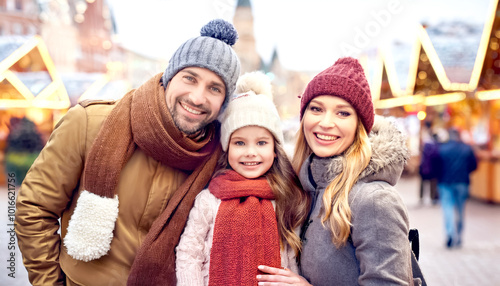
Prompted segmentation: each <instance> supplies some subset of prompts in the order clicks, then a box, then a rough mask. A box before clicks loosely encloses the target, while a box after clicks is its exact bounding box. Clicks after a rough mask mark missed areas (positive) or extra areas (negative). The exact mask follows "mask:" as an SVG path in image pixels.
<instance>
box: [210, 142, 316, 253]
mask: <svg viewBox="0 0 500 286" xmlns="http://www.w3.org/2000/svg"><path fill="white" fill-rule="evenodd" d="M273 138H274V137H273ZM229 148H231V147H229ZM274 152H275V153H276V157H275V158H274V162H273V164H272V166H271V168H269V170H268V171H267V172H266V173H265V176H266V179H267V181H268V182H269V186H270V187H271V190H272V191H273V194H274V197H275V202H276V220H277V222H278V233H279V235H280V245H281V246H282V247H283V246H284V245H285V242H287V243H288V244H289V245H290V246H291V247H292V249H293V250H294V251H295V254H296V255H297V256H298V255H299V252H300V250H301V248H302V244H301V241H300V238H299V236H298V235H297V233H296V232H295V231H294V230H295V229H297V228H298V227H300V226H301V225H302V223H303V222H304V221H305V220H306V217H307V214H308V212H309V207H310V201H309V196H308V195H307V194H306V192H305V191H304V190H303V189H302V186H301V185H300V181H299V179H298V177H297V175H296V174H295V172H294V171H293V169H292V165H291V163H290V160H289V159H288V157H287V155H286V152H285V150H284V149H283V147H282V146H281V145H280V144H279V143H278V141H277V140H276V138H274ZM227 169H231V166H230V165H229V163H228V155H227V152H223V154H222V156H221V157H220V158H219V161H218V164H217V168H216V171H215V173H214V175H213V177H216V176H218V175H219V174H221V173H223V172H225V171H226V170H227Z"/></svg>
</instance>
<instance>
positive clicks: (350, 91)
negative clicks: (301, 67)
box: [300, 57, 375, 133]
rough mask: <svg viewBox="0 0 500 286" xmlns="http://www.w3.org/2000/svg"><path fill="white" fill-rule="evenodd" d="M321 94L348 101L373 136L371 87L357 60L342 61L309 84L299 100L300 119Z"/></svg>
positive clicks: (341, 59)
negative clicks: (308, 106) (314, 99)
mask: <svg viewBox="0 0 500 286" xmlns="http://www.w3.org/2000/svg"><path fill="white" fill-rule="evenodd" d="M320 95H335V96H338V97H340V98H342V99H344V100H345V101H347V102H349V104H351V105H352V107H353V108H354V109H355V110H356V112H357V114H358V116H359V117H360V118H361V122H362V123H363V125H364V126H365V129H366V132H367V133H370V130H371V129H372V126H373V120H374V116H375V114H374V110H373V103H372V96H371V93H370V87H369V86H368V81H367V80H366V77H365V73H364V71H363V68H362V67H361V65H360V64H359V62H358V60H356V59H353V58H349V57H348V58H340V59H338V60H337V62H335V64H334V65H333V66H331V67H329V68H327V69H326V70H324V71H322V72H320V73H319V74H317V75H316V76H315V77H314V78H313V79H312V80H311V82H309V84H308V85H307V87H306V90H305V91H304V94H303V95H302V97H301V100H300V120H302V117H303V116H304V111H305V109H306V107H307V105H308V104H309V102H310V101H311V100H312V99H313V98H315V97H316V96H320Z"/></svg>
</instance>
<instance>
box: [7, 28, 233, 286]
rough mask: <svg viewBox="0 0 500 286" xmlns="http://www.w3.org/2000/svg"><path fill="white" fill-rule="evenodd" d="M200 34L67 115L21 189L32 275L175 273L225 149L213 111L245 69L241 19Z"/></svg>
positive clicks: (117, 280) (24, 246)
mask: <svg viewBox="0 0 500 286" xmlns="http://www.w3.org/2000/svg"><path fill="white" fill-rule="evenodd" d="M158 28H160V29H159V32H158V33H159V35H161V36H168V32H167V29H166V28H165V27H158ZM161 28H163V29H161ZM172 29H175V28H174V27H172ZM200 34H201V35H200V36H199V37H195V38H192V39H189V40H188V41H186V42H185V43H183V44H182V45H181V46H180V47H179V48H178V49H177V51H176V52H175V53H174V54H173V56H172V57H171V59H170V61H169V64H168V67H167V68H166V70H165V72H163V73H159V74H157V75H156V76H154V77H152V78H151V79H149V80H148V81H147V82H145V83H144V84H143V85H142V86H140V87H139V88H137V89H135V90H132V91H130V92H129V93H127V94H126V95H124V97H123V98H122V99H120V100H119V101H116V102H115V101H92V102H82V103H80V104H78V105H76V106H75V107H73V108H71V109H70V110H69V111H68V113H67V114H66V115H65V117H64V118H63V119H61V120H60V122H59V123H58V124H57V126H56V128H55V129H54V131H53V132H52V135H51V137H50V139H49V141H48V143H47V144H46V146H45V147H44V149H43V150H42V152H41V153H40V156H38V158H37V159H36V161H35V162H34V164H33V166H32V167H31V169H30V170H29V172H28V174H27V175H26V179H25V180H24V182H23V184H22V186H21V188H20V191H19V195H18V198H17V211H16V221H15V222H16V233H17V237H18V240H19V247H20V250H21V252H22V255H23V261H24V265H25V266H26V268H27V270H28V275H29V279H30V282H31V283H32V284H33V285H126V284H127V285H175V284H176V277H175V246H176V245H177V242H178V240H179V237H180V235H181V233H182V230H183V229H184V225H185V223H186V220H187V217H188V214H189V211H190V209H191V207H192V206H193V202H194V199H195V197H196V195H197V194H198V193H199V192H200V191H201V190H202V189H203V188H205V186H206V184H207V183H208V181H209V180H210V178H211V176H212V173H213V171H214V168H215V166H216V163H217V159H218V158H219V155H220V153H221V150H220V143H219V129H220V127H219V126H220V125H219V124H218V123H216V122H215V120H216V119H217V116H218V114H219V111H220V110H221V109H222V108H223V106H224V104H226V103H227V102H228V100H229V97H230V95H232V94H233V92H234V90H235V86H236V81H237V79H238V76H239V73H240V62H239V59H238V57H237V56H236V53H235V52H234V50H233V49H232V47H231V46H232V45H233V44H234V43H235V42H236V40H237V38H238V34H237V32H236V29H235V28H234V26H233V25H232V24H230V23H228V22H226V21H223V20H213V21H211V22H209V23H208V24H207V25H205V26H204V27H203V28H202V29H201V33H200ZM59 223H60V224H59ZM59 228H60V234H59Z"/></svg>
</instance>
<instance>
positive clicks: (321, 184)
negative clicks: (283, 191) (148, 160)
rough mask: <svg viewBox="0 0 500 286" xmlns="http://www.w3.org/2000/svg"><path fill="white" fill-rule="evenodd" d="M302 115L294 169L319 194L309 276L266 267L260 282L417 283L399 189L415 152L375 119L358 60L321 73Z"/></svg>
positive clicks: (310, 225)
mask: <svg viewBox="0 0 500 286" xmlns="http://www.w3.org/2000/svg"><path fill="white" fill-rule="evenodd" d="M300 117H301V127H300V130H299V132H298V134H299V136H298V139H297V145H296V148H295V154H294V158H293V166H294V169H295V170H296V171H297V172H298V174H299V178H300V181H301V183H302V186H303V187H304V189H305V190H306V191H308V192H309V194H310V195H311V197H312V205H311V206H312V208H311V211H310V213H309V218H308V220H307V221H306V223H305V224H304V226H303V228H302V234H301V237H302V243H303V245H302V253H301V257H300V261H299V262H300V267H299V268H300V274H301V275H302V276H299V275H297V274H295V273H293V272H291V271H290V270H287V269H278V268H272V267H269V266H259V269H260V270H261V271H263V272H264V273H267V274H269V275H267V274H263V275H258V277H257V279H258V281H259V285H277V284H271V283H272V282H273V281H274V282H281V283H279V284H280V285H286V284H300V285H310V284H309V283H311V284H312V285H315V286H318V285H413V278H412V271H411V249H410V244H409V242H408V231H409V222H408V214H407V210H406V207H405V205H404V203H403V201H402V199H401V198H400V196H399V194H398V193H397V191H396V189H395V188H394V185H395V184H396V182H397V181H398V179H399V177H400V176H401V173H402V171H403V167H404V165H405V163H406V161H407V159H408V158H409V153H408V150H407V148H406V147H405V137H404V136H403V134H402V133H401V132H400V131H398V130H397V129H396V128H395V127H394V126H393V125H392V124H391V123H390V122H388V121H386V120H384V119H382V118H376V119H375V116H374V110H373V104H372V99H371V95H370V89H369V86H368V82H367V80H366V78H365V75H364V72H363V69H362V67H361V66H360V64H359V63H358V61H357V60H355V59H353V58H342V59H339V60H338V61H337V62H336V63H335V64H334V65H333V66H331V67H329V68H328V69H326V70H324V71H323V72H321V73H319V74H318V75H317V76H316V77H315V78H314V79H313V80H312V81H311V82H310V83H309V84H308V86H307V88H306V90H305V92H304V95H303V96H302V99H301V110H300ZM370 132H371V133H370ZM368 134H370V136H368Z"/></svg>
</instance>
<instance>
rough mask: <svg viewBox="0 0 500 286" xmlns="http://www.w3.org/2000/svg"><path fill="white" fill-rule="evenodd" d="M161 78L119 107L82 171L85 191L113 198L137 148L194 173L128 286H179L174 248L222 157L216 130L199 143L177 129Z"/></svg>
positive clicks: (151, 236)
mask: <svg viewBox="0 0 500 286" xmlns="http://www.w3.org/2000/svg"><path fill="white" fill-rule="evenodd" d="M161 76H162V74H161V73H160V74H158V75H156V76H154V77H153V78H152V79H150V80H149V81H148V82H146V83H145V84H143V85H142V86H141V87H139V88H138V89H137V90H132V91H131V92H129V93H128V94H126V95H125V96H124V97H123V98H122V99H121V100H120V101H119V102H118V103H117V105H116V107H115V108H114V109H113V110H112V112H111V113H110V115H109V116H108V118H107V119H106V121H105V122H104V123H103V126H102V128H101V130H100V131H99V133H98V135H97V138H96V140H95V141H94V144H93V145H92V148H91V149H90V151H89V155H88V158H87V160H86V165H85V169H84V187H85V189H86V190H87V191H89V192H92V193H94V194H97V195H100V196H104V197H109V198H112V197H113V196H114V195H115V189H116V185H117V183H118V180H119V176H120V172H121V170H122V168H123V166H124V165H125V164H126V163H127V161H128V160H129V159H130V157H131V156H132V154H133V153H134V151H135V149H136V148H140V149H141V150H142V151H144V153H145V154H147V155H148V156H151V157H152V158H153V159H155V160H157V161H159V162H161V163H162V164H164V165H167V166H170V167H173V168H176V169H181V170H185V171H188V172H190V173H191V175H189V177H188V178H187V179H186V180H185V181H184V182H183V183H182V184H181V185H180V186H179V188H178V189H177V190H176V192H175V193H174V195H173V196H172V198H171V199H170V200H169V202H168V203H167V206H166V208H165V210H164V211H163V212H162V213H161V214H160V216H158V218H156V220H155V221H154V222H153V225H152V226H151V228H150V229H149V232H148V234H147V235H146V237H145V239H144V241H143V243H142V245H141V247H140V248H139V250H138V253H137V256H136V258H135V260H134V264H133V265H132V268H131V271H130V276H129V281H128V284H129V285H144V283H146V284H148V285H168V284H169V285H175V252H174V250H175V246H176V245H177V243H178V240H179V237H180V235H181V233H182V231H183V229H184V225H185V223H186V220H187V216H188V214H189V211H190V209H191V207H192V205H193V202H194V198H195V197H196V195H197V194H198V193H199V192H200V191H201V190H202V189H203V188H204V187H205V186H206V184H207V183H208V181H209V180H210V177H211V176H212V173H213V170H214V168H215V165H216V163H217V158H218V157H219V155H220V147H219V141H218V140H216V139H214V138H218V134H217V133H218V132H216V128H215V127H214V126H213V125H210V126H209V127H208V128H207V135H206V136H205V139H203V140H202V141H200V142H197V141H194V140H192V139H190V138H189V137H187V136H186V135H185V134H184V133H182V132H181V131H180V130H179V129H178V128H177V127H176V126H175V124H174V123H173V120H172V117H171V115H170V112H169V111H168V108H167V104H166V100H165V90H164V88H163V86H161V84H160V78H161ZM128 191H130V192H141V191H142V192H144V191H145V190H135V189H130V190H128ZM142 195H147V194H142Z"/></svg>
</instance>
